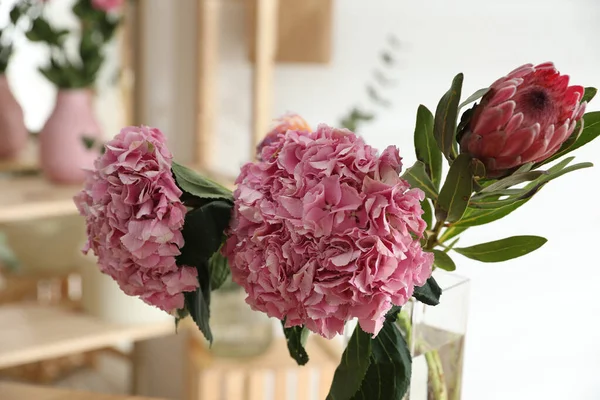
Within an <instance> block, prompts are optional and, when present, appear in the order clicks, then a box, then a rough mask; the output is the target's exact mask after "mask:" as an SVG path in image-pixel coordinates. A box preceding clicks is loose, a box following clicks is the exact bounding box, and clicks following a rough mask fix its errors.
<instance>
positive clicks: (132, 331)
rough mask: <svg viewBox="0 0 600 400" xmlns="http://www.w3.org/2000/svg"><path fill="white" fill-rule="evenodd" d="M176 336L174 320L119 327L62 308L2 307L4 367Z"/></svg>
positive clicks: (0, 356)
mask: <svg viewBox="0 0 600 400" xmlns="http://www.w3.org/2000/svg"><path fill="white" fill-rule="evenodd" d="M173 333H175V324H174V323H173V322H171V321H166V322H159V323H153V324H143V325H142V324H138V325H119V324H114V323H108V322H105V321H102V320H99V319H97V318H93V317H90V316H88V315H85V314H82V313H78V312H74V311H68V310H64V309H60V308H58V307H47V306H40V305H33V304H32V305H15V306H12V305H11V306H3V307H0V368H8V367H13V366H17V365H22V364H27V363H30V362H36V361H42V360H48V359H52V358H57V357H62V356H67V355H71V354H77V353H83V352H87V351H93V350H99V349H102V348H106V347H111V346H116V345H118V344H120V343H122V342H127V341H139V340H146V339H151V338H156V337H161V336H166V335H170V334H173ZM1 398H2V399H4V397H1Z"/></svg>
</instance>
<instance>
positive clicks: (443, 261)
mask: <svg viewBox="0 0 600 400" xmlns="http://www.w3.org/2000/svg"><path fill="white" fill-rule="evenodd" d="M433 255H434V256H435V260H434V262H433V265H435V266H436V267H438V268H441V269H443V270H444V271H454V270H456V264H454V261H452V258H450V256H449V255H448V254H447V253H446V252H444V251H441V250H433Z"/></svg>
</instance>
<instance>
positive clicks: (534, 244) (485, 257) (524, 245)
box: [454, 236, 547, 263]
mask: <svg viewBox="0 0 600 400" xmlns="http://www.w3.org/2000/svg"><path fill="white" fill-rule="evenodd" d="M546 242H547V239H545V238H543V237H539V236H512V237H509V238H506V239H501V240H496V241H493V242H487V243H482V244H478V245H475V246H471V247H461V248H457V247H455V248H454V251H456V252H457V253H459V254H462V255H463V256H465V257H468V258H471V259H473V260H477V261H481V262H489V263H493V262H501V261H506V260H511V259H513V258H517V257H521V256H524V255H526V254H529V253H531V252H532V251H534V250H537V249H539V248H540V247H542V246H543V245H544V243H546Z"/></svg>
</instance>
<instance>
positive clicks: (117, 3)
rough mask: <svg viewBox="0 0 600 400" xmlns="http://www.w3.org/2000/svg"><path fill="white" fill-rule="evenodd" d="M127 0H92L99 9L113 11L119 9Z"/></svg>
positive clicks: (93, 4)
mask: <svg viewBox="0 0 600 400" xmlns="http://www.w3.org/2000/svg"><path fill="white" fill-rule="evenodd" d="M123 3H125V0H92V6H93V7H94V8H95V9H97V10H102V11H105V12H111V11H116V10H118V9H119V8H120V7H121V6H122V5H123Z"/></svg>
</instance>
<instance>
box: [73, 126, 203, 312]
mask: <svg viewBox="0 0 600 400" xmlns="http://www.w3.org/2000/svg"><path fill="white" fill-rule="evenodd" d="M181 194H182V193H181V190H180V189H179V188H178V187H177V185H176V184H175V180H174V178H173V175H172V174H171V153H170V152H169V150H168V149H167V147H166V145H165V138H164V136H163V134H162V133H161V132H160V131H159V130H158V129H154V128H148V127H128V128H124V129H123V130H122V131H121V132H120V133H119V134H118V135H117V136H116V137H115V138H114V139H113V140H111V141H110V142H108V143H107V144H106V152H105V153H104V154H103V155H102V156H101V157H99V158H98V159H97V160H96V162H95V169H94V170H93V171H89V173H88V177H87V180H86V182H85V189H84V190H82V191H81V192H80V193H79V194H78V195H77V196H76V197H75V204H76V205H77V208H78V209H79V212H80V213H81V215H83V216H85V218H86V223H87V236H88V240H87V243H86V246H85V248H84V252H85V253H87V252H88V251H89V250H90V249H91V250H92V251H93V252H94V254H96V256H98V264H99V266H100V270H101V271H102V272H104V273H105V274H108V275H110V276H111V277H112V278H113V279H114V280H115V281H117V283H118V284H119V286H120V287H121V289H122V290H123V291H124V292H125V293H126V294H128V295H131V296H139V297H140V298H141V299H142V300H144V301H145V302H146V303H148V304H151V305H154V306H156V307H158V308H160V309H162V310H165V311H167V312H172V311H174V310H176V309H180V308H183V305H184V299H183V292H186V291H193V290H195V289H196V288H197V287H198V280H197V271H196V269H195V268H193V267H187V266H181V267H180V266H178V265H176V263H175V257H176V256H177V255H179V254H180V251H179V249H180V248H181V247H182V246H183V236H182V233H181V229H182V227H183V222H184V216H185V213H186V208H185V206H184V205H183V204H182V203H181V201H180V200H179V197H180V196H181Z"/></svg>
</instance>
